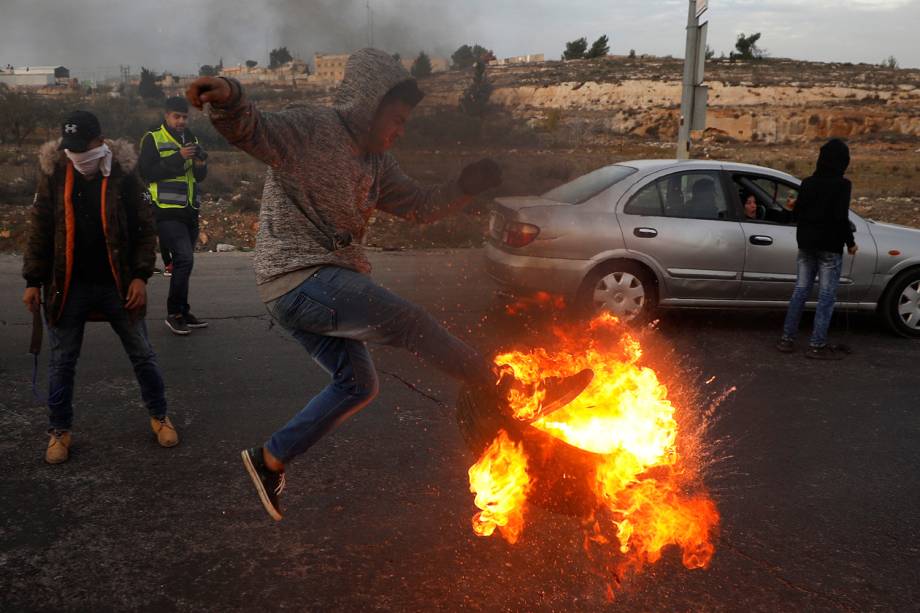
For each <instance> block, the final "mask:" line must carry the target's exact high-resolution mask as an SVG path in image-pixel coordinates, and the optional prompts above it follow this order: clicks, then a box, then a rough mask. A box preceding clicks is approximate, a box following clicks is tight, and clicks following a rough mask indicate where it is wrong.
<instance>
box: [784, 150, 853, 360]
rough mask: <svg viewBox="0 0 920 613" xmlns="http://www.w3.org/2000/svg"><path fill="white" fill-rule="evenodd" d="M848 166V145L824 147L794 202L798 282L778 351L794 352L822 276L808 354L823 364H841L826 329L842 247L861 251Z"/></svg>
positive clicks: (832, 304)
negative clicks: (855, 230) (852, 212)
mask: <svg viewBox="0 0 920 613" xmlns="http://www.w3.org/2000/svg"><path fill="white" fill-rule="evenodd" d="M849 164H850V150H849V148H848V147H847V145H846V143H844V142H843V141H842V140H840V139H838V138H835V139H832V140H830V141H828V142H827V143H826V144H825V145H824V146H822V147H821V153H820V154H819V155H818V164H817V167H816V168H815V173H814V174H813V175H812V176H810V177H808V178H807V179H805V180H804V181H803V182H802V186H801V189H800V190H799V197H798V200H797V201H796V217H797V219H798V228H797V230H796V239H797V240H798V244H799V255H798V278H797V279H796V282H795V290H794V291H793V292H792V299H791V300H790V302H789V310H788V311H787V313H786V321H785V323H784V324H783V335H782V337H781V338H780V340H779V343H777V349H779V350H780V351H782V352H784V353H791V352H793V351H795V345H794V341H795V335H796V333H797V332H798V328H799V320H800V319H801V317H802V310H803V309H804V308H805V301H806V300H807V299H808V296H809V295H810V294H811V289H812V287H813V286H814V283H815V275H816V274H817V276H818V308H817V312H816V313H815V323H814V328H813V330H812V334H811V339H810V341H809V347H808V351H806V353H805V355H806V356H807V357H809V358H814V359H819V360H839V359H841V358H843V355H844V354H843V352H841V351H840V350H838V349H835V348H834V347H832V346H829V345H828V344H827V329H828V327H829V326H830V323H831V316H832V315H833V313H834V302H835V301H836V299H837V285H838V284H839V282H840V269H841V264H842V261H843V246H844V245H846V247H847V252H848V253H849V254H850V255H852V256H854V257H855V255H856V251H857V247H856V243H855V242H854V240H853V229H852V227H851V226H850V195H851V193H852V189H853V185H852V184H851V183H850V181H849V179H846V178H845V177H844V176H843V173H845V172H846V169H847V166H849Z"/></svg>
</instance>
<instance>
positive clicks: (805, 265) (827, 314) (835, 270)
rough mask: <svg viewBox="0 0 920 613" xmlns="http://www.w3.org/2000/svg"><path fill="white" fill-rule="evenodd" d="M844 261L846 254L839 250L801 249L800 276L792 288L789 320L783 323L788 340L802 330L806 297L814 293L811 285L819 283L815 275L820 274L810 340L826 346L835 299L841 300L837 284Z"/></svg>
mask: <svg viewBox="0 0 920 613" xmlns="http://www.w3.org/2000/svg"><path fill="white" fill-rule="evenodd" d="M842 262H843V256H842V255H841V254H839V253H831V252H830V251H815V250H810V249H799V255H798V259H797V263H798V277H797V278H796V280H795V290H793V292H792V299H791V300H790V301H789V310H788V311H786V321H785V323H784V324H783V338H784V339H785V340H789V341H791V340H794V339H795V336H796V334H797V333H798V330H799V321H800V320H801V319H802V311H803V310H804V309H805V301H806V300H808V296H809V295H810V294H811V289H812V287H814V284H815V275H817V276H818V308H817V311H816V312H815V324H814V328H813V330H812V333H811V339H810V340H809V343H808V344H809V345H811V346H812V347H823V346H825V345H826V344H827V329H828V328H829V327H830V325H831V317H832V316H833V314H834V302H836V300H837V286H838V285H839V284H840V269H841V265H842Z"/></svg>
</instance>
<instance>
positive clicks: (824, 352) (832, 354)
mask: <svg viewBox="0 0 920 613" xmlns="http://www.w3.org/2000/svg"><path fill="white" fill-rule="evenodd" d="M845 356H846V354H845V353H844V352H843V351H840V350H839V349H837V348H835V347H832V346H830V345H824V346H823V347H809V348H808V351H806V352H805V357H806V358H811V359H812V360H842V359H843V358H844V357H845Z"/></svg>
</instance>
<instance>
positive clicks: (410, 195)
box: [377, 154, 502, 223]
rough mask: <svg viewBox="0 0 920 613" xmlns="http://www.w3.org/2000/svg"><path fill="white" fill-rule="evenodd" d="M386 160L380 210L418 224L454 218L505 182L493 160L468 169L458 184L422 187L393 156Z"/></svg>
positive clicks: (381, 186)
mask: <svg viewBox="0 0 920 613" xmlns="http://www.w3.org/2000/svg"><path fill="white" fill-rule="evenodd" d="M383 160H384V161H383V164H384V167H383V171H382V173H381V178H380V199H379V200H378V201H377V208H379V209H380V210H382V211H386V212H387V213H391V214H393V215H396V216H398V217H402V218H403V219H408V220H410V221H414V222H416V223H430V222H433V221H437V220H439V219H442V218H444V217H447V216H449V215H452V214H453V213H456V212H457V211H460V210H462V209H463V208H464V207H466V206H467V205H468V204H469V203H470V202H471V201H472V200H473V198H474V197H475V196H477V195H479V194H480V193H482V192H484V191H486V190H488V189H492V188H494V187H498V186H499V185H501V181H502V177H501V168H500V167H499V166H498V164H496V163H495V162H494V161H492V160H489V159H485V160H479V161H478V162H474V163H472V164H470V165H468V166H466V167H465V168H464V169H463V170H462V171H461V173H460V178H459V179H457V180H456V181H451V182H448V183H444V184H441V185H431V186H423V185H420V184H419V183H418V182H416V181H415V180H413V179H411V178H409V177H408V176H406V174H405V173H404V172H403V171H402V169H401V168H400V167H399V164H398V163H397V162H396V159H395V158H394V157H393V156H392V155H389V154H386V155H384V157H383Z"/></svg>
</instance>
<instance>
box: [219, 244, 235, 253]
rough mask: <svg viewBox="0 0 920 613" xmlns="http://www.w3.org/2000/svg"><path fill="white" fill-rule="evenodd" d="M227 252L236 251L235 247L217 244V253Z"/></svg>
mask: <svg viewBox="0 0 920 613" xmlns="http://www.w3.org/2000/svg"><path fill="white" fill-rule="evenodd" d="M229 251H236V246H234V245H228V244H227V243H217V253H227V252H229Z"/></svg>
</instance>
